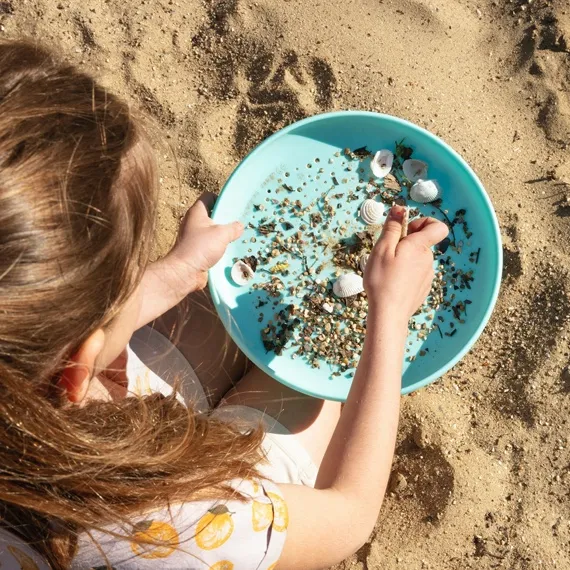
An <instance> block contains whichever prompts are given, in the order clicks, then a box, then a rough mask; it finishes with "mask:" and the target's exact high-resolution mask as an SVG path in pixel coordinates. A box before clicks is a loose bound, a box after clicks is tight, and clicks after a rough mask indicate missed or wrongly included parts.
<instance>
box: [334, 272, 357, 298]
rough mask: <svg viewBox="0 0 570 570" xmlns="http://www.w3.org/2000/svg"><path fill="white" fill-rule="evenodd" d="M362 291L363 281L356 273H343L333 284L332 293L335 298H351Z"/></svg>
mask: <svg viewBox="0 0 570 570" xmlns="http://www.w3.org/2000/svg"><path fill="white" fill-rule="evenodd" d="M362 291H364V281H363V279H362V277H360V275H357V274H356V273H345V274H344V275H341V276H340V277H339V278H338V279H337V280H336V281H335V282H334V283H333V293H334V294H335V295H336V296H337V297H341V298H342V297H353V296H354V295H358V294H359V293H362Z"/></svg>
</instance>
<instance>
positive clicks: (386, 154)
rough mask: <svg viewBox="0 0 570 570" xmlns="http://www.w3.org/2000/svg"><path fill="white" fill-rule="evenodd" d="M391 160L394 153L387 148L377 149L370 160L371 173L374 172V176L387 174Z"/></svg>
mask: <svg viewBox="0 0 570 570" xmlns="http://www.w3.org/2000/svg"><path fill="white" fill-rule="evenodd" d="M393 162H394V155H393V154H392V153H391V152H390V151H389V150H386V149H383V150H379V151H378V152H377V153H376V154H375V155H374V158H373V159H372V161H371V162H370V168H371V169H372V174H374V176H376V178H384V176H386V175H387V174H389V173H390V170H392V164H393Z"/></svg>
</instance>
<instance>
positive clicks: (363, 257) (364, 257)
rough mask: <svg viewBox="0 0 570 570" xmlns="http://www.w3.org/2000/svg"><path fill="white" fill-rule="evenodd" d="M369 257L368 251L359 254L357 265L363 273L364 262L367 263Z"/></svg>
mask: <svg viewBox="0 0 570 570" xmlns="http://www.w3.org/2000/svg"><path fill="white" fill-rule="evenodd" d="M369 258H370V254H369V253H363V254H362V255H361V256H360V259H359V260H358V265H359V267H360V270H361V271H362V272H363V273H364V270H365V269H366V264H367V263H368V259H369Z"/></svg>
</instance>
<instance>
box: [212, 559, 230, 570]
mask: <svg viewBox="0 0 570 570" xmlns="http://www.w3.org/2000/svg"><path fill="white" fill-rule="evenodd" d="M209 570H234V564H233V562H230V561H229V560H220V561H219V562H216V563H215V564H213V565H212V566H210V568H209Z"/></svg>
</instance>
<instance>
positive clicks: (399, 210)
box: [390, 204, 406, 222]
mask: <svg viewBox="0 0 570 570" xmlns="http://www.w3.org/2000/svg"><path fill="white" fill-rule="evenodd" d="M405 211H406V208H404V206H398V205H397V204H395V205H394V206H392V209H391V210H390V219H391V220H394V221H396V222H402V221H403V220H404V212H405Z"/></svg>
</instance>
